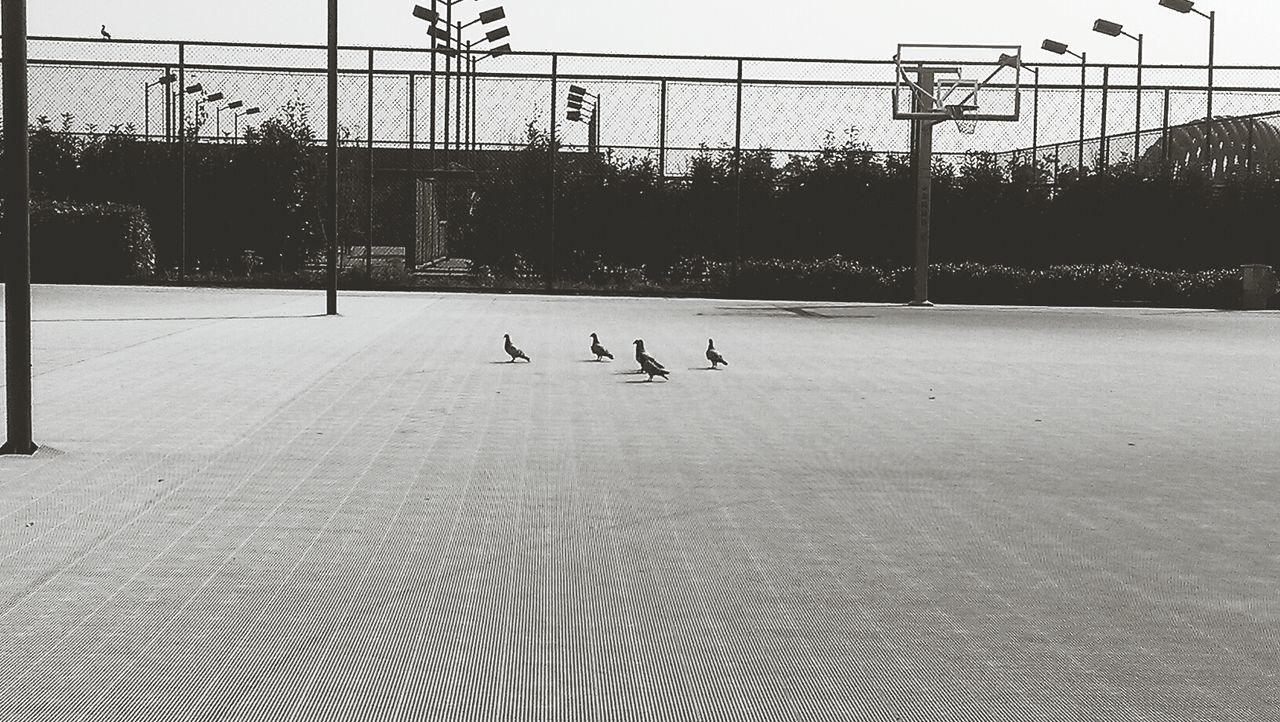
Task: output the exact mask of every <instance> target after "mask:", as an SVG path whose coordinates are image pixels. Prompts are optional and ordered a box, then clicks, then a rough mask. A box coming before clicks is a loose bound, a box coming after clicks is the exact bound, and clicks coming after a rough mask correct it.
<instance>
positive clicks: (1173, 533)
mask: <svg viewBox="0 0 1280 722" xmlns="http://www.w3.org/2000/svg"><path fill="white" fill-rule="evenodd" d="M34 308H35V311H34V314H35V316H36V319H37V322H36V323H35V324H34V334H35V343H34V345H35V350H34V358H35V363H34V367H35V369H34V370H35V374H36V375H35V397H36V407H35V418H36V441H37V442H38V443H40V444H41V445H42V447H43V448H42V449H41V451H40V452H39V453H38V454H36V455H35V456H34V457H30V458H23V457H12V456H7V457H0V584H2V585H3V586H2V587H0V719H2V720H24V721H25V720H59V721H62V720H68V721H70V720H94V721H98V720H146V719H163V720H291V719H342V720H400V719H415V720H416V719H423V720H427V719H431V720H434V719H503V720H667V719H673V720H674V719H679V720H764V719H806V720H825V719H841V720H845V719H847V720H1161V721H1165V720H1205V721H1209V720H1212V721H1214V722H1218V721H1222V720H1277V719H1280V692H1277V688H1280V441H1278V438H1280V436H1278V427H1277V418H1280V414H1278V410H1280V314H1277V313H1272V312H1258V313H1225V312H1200V311H1161V310H1135V309H1111V310H1097V309H1057V310H1055V309H992V308H961V307H938V308H933V309H916V308H905V307H895V306H879V305H851V304H831V303H814V304H797V303H781V302H780V303H769V302H730V301H716V300H663V299H600V298H552V297H539V296H506V295H498V296H490V295H467V294H458V295H445V294H426V293H422V294H395V293H385V294H374V293H368V294H353V293H348V294H343V296H342V297H341V299H340V309H341V311H342V315H341V316H340V317H335V318H327V317H324V316H322V315H315V314H317V313H318V312H321V313H322V312H323V309H324V299H323V294H322V293H315V292H296V291H242V290H187V289H140V288H87V287H60V288H57V287H37V289H36V291H35V298H34ZM592 331H596V332H598V333H599V334H600V337H601V339H602V341H603V342H604V343H605V345H606V346H608V347H609V348H610V349H611V350H612V351H613V352H614V354H615V356H616V357H617V359H616V360H615V361H614V362H612V363H595V362H593V361H591V360H590V359H592V358H593V357H592V356H591V354H590V353H589V352H588V346H589V344H590V340H589V339H588V334H589V333H590V332H592ZM503 333H510V334H511V335H512V337H513V339H514V340H515V342H516V343H517V344H518V345H520V346H521V347H522V348H523V349H524V350H525V351H526V352H527V353H528V354H529V355H530V356H531V357H532V359H533V362H532V363H531V364H527V365H526V364H510V363H505V360H506V356H505V355H504V354H503V353H502V334H503ZM709 336H710V337H714V338H715V340H716V346H717V348H719V349H720V350H721V351H722V352H723V353H724V355H725V356H726V357H727V358H728V360H729V362H730V364H731V365H730V366H729V367H728V368H727V369H723V370H720V371H709V370H705V366H706V365H707V364H706V361H705V360H704V357H703V355H702V352H703V350H704V349H705V347H706V339H707V338H708V337H709ZM635 338H643V339H645V341H646V344H647V346H648V349H649V351H650V352H651V353H653V355H654V356H656V357H657V358H658V359H659V360H660V361H662V362H663V363H664V364H665V365H666V366H667V368H669V369H671V370H672V375H671V379H670V381H668V382H665V383H664V382H662V381H660V380H659V381H655V382H653V383H647V382H644V381H643V378H644V377H643V376H637V375H635V374H634V373H632V371H633V370H634V369H635V368H636V364H635V362H634V360H633V358H632V347H631V345H630V342H631V341H632V340H633V339H635Z"/></svg>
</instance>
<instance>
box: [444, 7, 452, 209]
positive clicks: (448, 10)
mask: <svg viewBox="0 0 1280 722" xmlns="http://www.w3.org/2000/svg"><path fill="white" fill-rule="evenodd" d="M444 14H445V21H444V26H445V28H446V29H448V31H449V32H450V33H452V32H453V29H452V28H453V3H446V4H445V8H444ZM449 42H450V43H452V42H453V38H450V39H449ZM448 47H449V44H446V45H445V48H448ZM452 67H453V64H452V61H451V58H450V57H449V55H448V53H446V54H445V56H444V164H445V167H448V165H449V108H450V106H452V104H453V101H452V100H451V99H450V93H449V89H450V87H451V86H450V85H449V80H450V76H449V71H450V70H451V69H452ZM445 197H446V201H445V203H446V204H447V203H448V200H447V198H448V193H447V192H446V194H445Z"/></svg>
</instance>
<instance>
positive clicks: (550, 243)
mask: <svg viewBox="0 0 1280 722" xmlns="http://www.w3.org/2000/svg"><path fill="white" fill-rule="evenodd" d="M559 63H560V56H559V55H558V54H556V53H552V54H551V121H550V122H551V130H550V133H549V135H548V139H549V141H550V142H549V144H548V146H547V154H548V155H550V156H551V159H550V165H551V172H550V174H549V176H550V180H551V182H550V187H549V188H548V191H549V192H548V195H547V287H548V288H551V287H553V286H554V285H555V282H556V155H557V153H556V83H557V75H558V73H559Z"/></svg>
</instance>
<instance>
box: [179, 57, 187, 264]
mask: <svg viewBox="0 0 1280 722" xmlns="http://www.w3.org/2000/svg"><path fill="white" fill-rule="evenodd" d="M186 121H187V44H186V43H178V117H177V122H178V128H177V131H178V279H179V280H181V281H185V280H187V122H186Z"/></svg>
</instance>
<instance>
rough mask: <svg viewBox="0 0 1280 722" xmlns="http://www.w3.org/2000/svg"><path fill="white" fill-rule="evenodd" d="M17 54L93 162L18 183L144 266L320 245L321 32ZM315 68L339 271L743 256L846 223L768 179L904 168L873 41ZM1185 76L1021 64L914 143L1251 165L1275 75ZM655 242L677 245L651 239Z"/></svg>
mask: <svg viewBox="0 0 1280 722" xmlns="http://www.w3.org/2000/svg"><path fill="white" fill-rule="evenodd" d="M30 56H31V60H30V108H31V114H32V123H33V125H35V126H37V127H39V128H44V129H45V130H46V131H48V133H49V134H52V135H56V136H59V137H61V138H68V137H71V138H78V139H79V141H78V142H80V143H82V144H83V145H84V146H85V147H86V148H88V149H89V150H91V151H92V153H91V155H92V154H96V155H94V158H95V159H96V160H95V162H97V163H98V166H99V167H100V168H101V169H102V172H101V174H100V175H102V178H99V179H98V180H97V181H96V182H97V184H98V185H97V186H96V187H95V189H89V188H88V187H87V186H88V185H91V184H89V183H88V181H82V182H81V187H80V188H79V189H75V188H61V187H59V182H60V181H59V179H58V178H55V177H53V176H55V175H57V173H58V170H57V168H56V163H53V162H52V161H49V162H46V160H42V159H41V158H35V159H33V173H35V174H36V175H37V176H38V177H37V178H36V180H35V185H36V190H37V192H38V193H39V192H43V193H45V194H46V195H55V196H56V195H59V194H61V195H64V196H71V195H74V194H76V193H77V192H79V193H80V195H81V196H87V197H85V198H84V199H85V200H116V201H127V202H132V203H137V204H139V205H142V206H144V207H145V208H146V209H147V211H148V214H149V216H150V220H151V223H152V226H153V235H154V236H155V238H156V243H157V250H158V255H159V257H160V261H161V266H162V267H164V268H171V269H177V272H178V273H179V274H181V273H185V272H187V271H191V270H197V269H210V268H215V267H225V266H227V265H228V264H231V265H234V264H241V265H246V266H250V267H260V266H262V265H266V266H267V267H270V266H271V265H272V264H280V265H281V266H283V265H285V264H286V263H287V262H288V261H289V259H290V258H291V257H295V258H296V257H297V256H299V255H306V249H308V248H311V247H313V246H314V245H316V244H313V243H311V241H312V240H314V239H316V238H322V237H324V235H325V229H324V228H323V221H322V219H321V213H320V212H319V211H318V208H320V207H321V206H322V203H321V201H322V197H323V190H322V189H323V184H322V182H321V179H322V178H323V177H324V170H325V162H326V161H325V155H324V153H323V146H324V139H325V137H326V136H327V134H328V133H329V132H330V131H329V129H328V128H326V127H324V110H325V108H326V103H327V93H326V76H325V62H326V57H325V48H323V47H322V46H303V45H250V44H227V43H204V42H185V43H183V42H152V41H98V40H78V39H70V38H33V39H32V40H31V42H30ZM339 68H340V78H339V100H338V102H339V108H338V118H339V121H338V122H339V128H338V129H337V132H338V134H339V137H340V142H341V149H340V155H339V162H340V163H341V168H340V173H341V175H340V177H341V182H340V190H339V193H340V196H341V197H340V199H339V208H340V228H339V229H338V237H339V245H340V247H341V248H342V249H343V254H344V263H346V264H348V265H351V264H370V263H371V262H373V261H374V259H375V258H377V259H384V260H385V259H390V258H394V259H397V260H399V259H403V264H404V266H405V267H406V268H408V269H417V268H421V267H424V266H428V265H431V264H433V263H436V262H439V261H440V260H441V259H445V258H449V257H458V256H463V257H467V258H474V259H477V260H484V261H485V262H496V261H497V260H499V259H498V256H501V255H503V254H505V255H506V256H508V258H507V259H506V260H507V262H514V263H517V264H518V263H520V262H528V263H530V264H533V265H542V266H544V267H545V268H548V269H551V270H552V272H553V273H554V270H555V269H556V268H558V267H562V266H564V265H565V264H566V263H570V262H572V259H571V258H570V256H571V255H573V254H578V255H582V256H590V255H592V254H593V253H598V252H599V251H600V250H601V248H602V246H603V245H604V244H608V246H609V247H610V248H611V249H613V251H614V252H615V253H614V255H615V256H617V257H618V258H619V259H621V260H630V261H636V262H639V261H648V262H654V261H655V260H656V259H655V256H656V255H662V254H666V255H667V256H672V257H675V256H680V257H688V256H700V255H706V256H717V257H725V256H734V257H737V256H740V255H742V254H745V253H754V254H766V253H768V251H769V248H768V245H769V244H770V243H774V244H779V245H782V244H786V243H787V241H786V240H785V239H787V238H788V237H789V236H790V235H794V234H795V233H797V232H799V230H801V229H803V230H804V232H806V233H809V234H810V235H813V236H814V237H821V236H840V235H841V233H842V232H841V230H840V228H841V224H845V223H847V224H850V226H849V227H850V228H859V223H860V222H859V221H858V220H857V219H856V218H852V217H848V216H841V214H839V213H836V214H834V215H833V214H829V213H828V214H825V215H823V214H819V215H821V216H822V219H823V220H821V221H820V222H813V223H810V224H808V225H807V226H806V224H805V222H804V221H803V218H804V215H805V213H806V212H808V213H810V215H812V210H810V211H805V210H804V208H805V207H804V206H803V204H801V205H800V206H797V208H799V209H800V210H796V209H792V211H793V215H792V216H787V217H783V216H781V215H778V214H770V213H769V212H768V209H769V208H771V207H772V206H770V205H769V203H766V202H764V197H765V196H766V195H768V194H769V193H770V192H772V191H773V190H774V189H776V188H778V187H779V186H782V185H785V184H787V183H792V184H793V185H802V183H801V182H800V181H798V180H797V178H800V177H801V176H803V174H804V173H810V172H814V171H815V169H821V168H822V167H824V166H823V164H824V163H826V162H827V160H829V159H830V156H831V154H833V153H835V154H842V155H841V157H842V158H843V159H844V160H843V161H842V162H845V163H846V164H847V163H849V162H853V161H856V162H858V163H876V164H879V167H880V168H881V170H882V171H883V173H885V174H887V175H889V176H893V175H894V173H895V169H900V168H901V167H902V166H903V165H904V164H906V163H908V161H907V159H906V157H905V156H906V154H907V152H908V150H909V147H910V127H909V123H906V122H903V121H894V120H892V117H891V112H890V108H891V99H890V91H891V89H892V86H893V79H894V65H893V63H892V62H891V61H889V60H887V59H886V60H883V61H865V60H860V61H854V60H807V59H761V58H742V59H739V58H718V57H679V56H643V55H594V54H581V53H561V54H544V53H507V54H503V55H499V56H489V55H485V54H480V53H475V54H468V53H466V52H462V53H452V54H444V53H439V52H435V53H433V52H428V51H426V50H425V49H406V48H342V49H341V50H340V52H339ZM1207 70H1208V69H1207V68H1205V67H1194V66H1190V67H1189V66H1146V67H1144V68H1142V69H1141V74H1139V72H1138V71H1139V69H1138V68H1137V67H1135V66H1133V65H1085V66H1082V65H1079V64H1063V63H1046V64H1028V65H1027V66H1025V72H1024V73H1023V77H1024V78H1025V79H1026V81H1025V82H1024V84H1023V87H1022V90H1021V92H1022V112H1021V117H1020V119H1019V120H1018V121H1016V122H989V123H980V124H979V125H978V127H977V129H976V132H974V133H972V134H963V133H960V132H957V131H956V129H955V127H954V124H951V123H946V124H944V125H941V126H939V131H940V132H938V133H937V134H936V138H935V141H934V151H935V156H936V158H937V159H938V160H939V161H940V162H942V163H952V164H954V165H961V164H963V163H965V162H967V161H966V159H972V158H974V157H975V156H976V155H979V156H983V157H985V158H986V159H988V160H989V161H992V162H995V163H996V164H998V165H1002V166H1005V167H1006V168H1008V169H1018V168H1024V169H1025V168H1030V174H1031V179H1032V182H1033V184H1035V185H1039V186H1043V187H1045V188H1048V189H1050V192H1052V190H1053V189H1055V188H1057V187H1058V186H1060V185H1061V184H1062V183H1064V182H1067V181H1073V180H1078V179H1079V178H1081V177H1083V176H1086V175H1088V174H1091V173H1097V172H1100V171H1101V170H1102V169H1106V168H1108V167H1111V166H1113V165H1115V164H1119V163H1126V162H1132V161H1133V160H1134V159H1138V161H1139V163H1138V164H1135V165H1138V166H1142V165H1143V164H1146V165H1158V164H1167V163H1169V162H1181V163H1196V164H1200V165H1201V166H1203V167H1205V168H1207V169H1208V170H1209V171H1210V173H1211V174H1214V175H1224V174H1227V173H1229V172H1234V171H1235V170H1237V169H1241V168H1244V169H1247V170H1248V171H1250V172H1253V171H1254V170H1256V169H1257V168H1260V167H1263V166H1269V165H1270V162H1271V160H1273V159H1274V158H1275V156H1276V152H1277V149H1278V148H1277V145H1276V143H1277V131H1276V126H1275V125H1273V123H1274V122H1275V119H1276V118H1277V117H1280V68H1272V67H1218V68H1216V69H1215V71H1216V75H1215V86H1214V87H1213V88H1212V89H1210V88H1209V87H1208V86H1207V85H1206V84H1205V83H1206V82H1207V77H1208V74H1207ZM1139 78H1141V81H1140V82H1139ZM571 86H577V87H578V88H579V89H585V92H586V93H587V94H588V96H589V97H590V98H591V105H592V113H591V114H590V119H589V121H586V122H579V121H584V120H585V119H584V117H583V116H582V115H581V114H579V115H578V116H577V119H576V120H572V119H570V116H569V115H568V114H567V112H566V111H569V110H572V109H571V108H568V107H567V105H566V104H567V102H568V99H569V98H568V93H569V89H570V87H571ZM995 90H996V91H1000V90H1003V91H1005V92H1008V91H1010V90H1011V89H1010V88H1008V87H1007V86H1004V87H996V88H995ZM1138 99H1140V102H1137V100H1138ZM1210 108H1212V116H1213V118H1212V119H1210V120H1206V116H1207V115H1208V114H1209V112H1210ZM107 141H112V142H107ZM126 141H127V142H126ZM286 141H288V142H286ZM112 143H114V145H113V144H112ZM553 148H554V149H556V152H551V150H550V149H553ZM126 149H127V150H128V153H126V152H125V150H126ZM268 151H270V152H268ZM86 152H88V151H86ZM113 153H114V155H113ZM129 154H131V155H129ZM290 154H292V155H290ZM126 155H129V157H128V158H126V157H125V156H126ZM851 159H852V160H851ZM1157 161H1159V163H1157ZM113 163H115V164H116V166H112V164H113ZM40 174H44V176H40ZM708 179H711V181H714V182H710V181H708ZM95 194H96V196H95ZM622 197H626V198H628V199H629V201H628V202H629V203H630V206H628V211H627V213H626V214H624V216H620V215H619V214H618V212H617V211H618V209H619V208H620V207H621V203H622V201H621V200H620V198H622ZM903 197H904V198H907V199H908V200H906V201H901V202H900V201H899V200H897V199H896V196H894V197H892V198H890V197H889V196H885V197H884V198H872V197H866V198H863V202H866V203H880V204H881V205H885V204H887V205H888V206H892V207H893V208H897V207H898V206H899V205H901V206H902V208H901V209H899V210H900V211H901V213H902V218H903V220H904V222H906V219H909V218H910V208H909V205H908V204H909V196H908V195H907V194H906V193H904V194H903ZM805 202H806V203H817V202H818V201H816V200H813V199H809V200H807V201H805ZM824 202H826V203H828V204H836V205H842V204H846V203H847V202H848V197H842V196H840V195H838V194H837V195H831V196H830V197H827V198H826V200H825V201H824ZM659 206H661V212H658V210H657V209H658V208H659ZM895 212H896V211H895ZM775 216H776V217H775ZM797 217H799V218H801V220H799V221H796V220H795V218H797ZM788 218H789V219H790V220H788ZM873 225H874V224H873ZM744 229H750V230H751V234H750V235H751V236H752V238H750V239H749V238H747V237H746V236H747V235H748V234H746V233H745V232H744ZM859 230H861V229H860V228H859ZM657 235H667V236H671V237H672V238H674V239H675V240H673V241H672V242H671V243H667V244H665V245H664V247H663V248H664V250H662V251H661V253H659V252H657V251H656V250H654V249H653V248H652V246H653V243H652V242H651V240H650V239H651V238H652V237H654V236H657ZM844 235H846V236H847V235H848V234H847V233H845V234H844ZM753 239H754V240H753ZM770 239H772V240H770ZM886 242H887V241H886ZM842 243H845V241H841V240H839V239H837V238H834V237H833V238H832V239H830V241H829V242H815V243H814V244H812V246H813V252H815V253H816V252H833V251H834V252H839V251H840V250H841V249H842V245H841V244H842ZM321 245H322V244H321ZM619 248H621V249H625V250H622V251H619V250H618V249H619ZM511 257H517V258H516V259H515V260H513V259H512V258H511ZM667 260H670V259H667Z"/></svg>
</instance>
